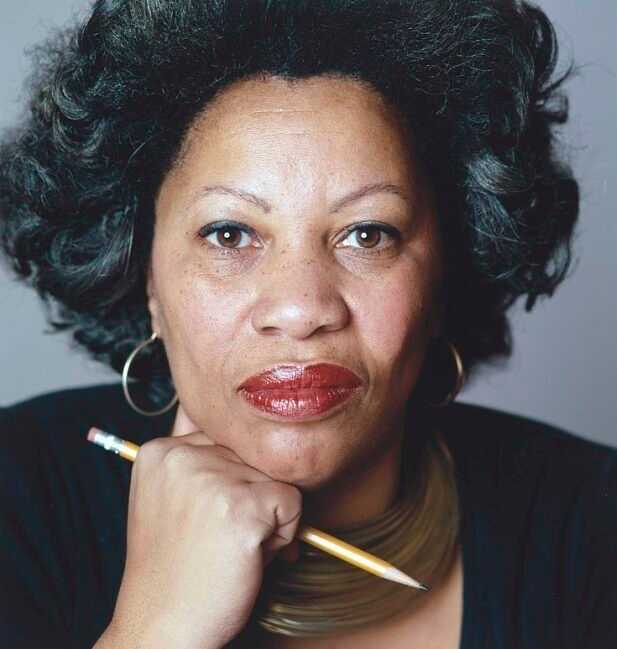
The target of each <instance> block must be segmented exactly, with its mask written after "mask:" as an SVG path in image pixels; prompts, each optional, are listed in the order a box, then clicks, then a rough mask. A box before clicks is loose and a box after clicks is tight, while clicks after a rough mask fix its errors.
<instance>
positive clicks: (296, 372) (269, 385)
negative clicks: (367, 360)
mask: <svg viewBox="0 0 617 649" xmlns="http://www.w3.org/2000/svg"><path fill="white" fill-rule="evenodd" d="M361 384H362V381H361V380H360V378H359V377H358V375H357V374H355V373H354V372H352V371H351V370H350V369H348V368H346V367H343V366H342V365H335V364H333V363H325V362H320V363H311V364H302V365H299V364H297V363H284V364H279V365H276V366H274V367H271V368H268V369H267V370H264V371H263V372H260V373H259V374H255V375H253V376H250V377H249V378H248V379H246V380H245V381H243V382H242V383H241V384H240V386H239V387H238V390H249V391H251V390H272V389H277V390H299V389H300V388H329V387H335V388H356V387H358V386H359V385H361Z"/></svg>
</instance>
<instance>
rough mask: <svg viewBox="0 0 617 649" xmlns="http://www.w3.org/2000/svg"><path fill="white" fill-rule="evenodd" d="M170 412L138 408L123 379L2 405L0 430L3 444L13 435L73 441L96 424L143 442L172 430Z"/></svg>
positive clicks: (59, 441)
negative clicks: (142, 411) (144, 412)
mask: <svg viewBox="0 0 617 649" xmlns="http://www.w3.org/2000/svg"><path fill="white" fill-rule="evenodd" d="M166 415H167V416H165V415H164V416H162V417H161V418H150V417H146V416H144V415H141V414H139V413H137V412H135V411H134V410H133V409H132V408H131V407H130V406H129V405H128V403H127V402H126V400H125V398H124V394H123V392H122V386H121V384H120V383H110V384H97V385H91V386H86V387H72V388H66V389H62V390H55V391H51V392H46V393H43V394H38V395H35V396H33V397H30V398H27V399H24V400H21V401H18V402H15V403H12V404H9V405H8V406H5V407H3V408H0V434H1V435H2V445H3V446H6V443H7V440H8V439H9V438H11V437H16V438H20V439H24V440H25V439H27V440H29V441H34V439H33V438H37V439H38V441H43V438H50V440H49V441H50V442H53V443H54V444H68V445H70V444H71V443H72V441H73V440H75V439H76V438H79V440H80V441H81V440H82V439H85V437H86V435H87V433H88V430H89V428H90V427H91V426H96V427H98V428H102V429H103V430H107V431H109V432H114V433H116V434H125V435H127V436H129V437H130V438H131V439H133V440H134V441H136V442H138V443H143V442H144V441H146V440H147V439H150V438H152V437H153V436H158V435H162V434H164V431H165V430H168V428H166V424H169V422H170V416H169V415H170V413H166ZM154 420H156V421H154Z"/></svg>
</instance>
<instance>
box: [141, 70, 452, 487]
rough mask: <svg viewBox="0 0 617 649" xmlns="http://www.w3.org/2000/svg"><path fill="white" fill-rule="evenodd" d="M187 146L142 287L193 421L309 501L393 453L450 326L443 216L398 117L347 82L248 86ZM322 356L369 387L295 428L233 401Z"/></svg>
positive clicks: (220, 106)
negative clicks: (272, 372) (253, 385)
mask: <svg viewBox="0 0 617 649" xmlns="http://www.w3.org/2000/svg"><path fill="white" fill-rule="evenodd" d="M185 144H186V146H185V150H184V155H183V156H182V157H181V159H180V160H179V162H178V164H177V165H176V167H175V168H174V169H173V170H172V171H171V172H170V173H169V174H168V175H167V176H166V178H165V179H164V181H163V183H162V185H161V188H160V192H159V195H158V197H157V201H156V227H155V236H154V242H153V249H152V257H151V266H150V269H149V278H148V295H149V309H150V313H151V316H152V328H153V331H156V332H158V333H159V335H160V336H161V338H162V339H163V341H164V344H165V348H166V352H167V356H168V358H169V363H170V367H171V371H172V377H173V381H174V385H175V388H176V391H177V393H178V396H179V399H180V403H181V405H182V407H183V409H184V411H185V412H186V414H187V416H188V417H189V418H190V420H191V422H192V423H193V424H194V426H195V429H196V430H203V431H204V432H205V433H206V434H207V435H208V436H209V437H210V438H211V439H212V441H214V442H215V443H217V444H222V445H224V446H227V447H229V448H231V449H232V450H233V451H235V452H236V453H237V454H238V455H239V456H240V457H241V458H242V459H243V460H244V461H245V462H246V463H247V464H250V465H251V466H254V467H255V468H257V469H259V470H261V471H263V472H264V473H266V474H268V475H269V476H271V477H272V478H273V479H275V480H281V481H284V482H289V483H293V484H296V485H297V486H298V487H304V488H306V489H307V490H312V489H318V488H319V487H321V486H323V485H326V484H328V483H329V482H332V481H333V480H334V479H335V478H338V477H340V476H342V475H353V472H354V471H358V470H362V467H367V466H369V465H371V464H372V463H374V462H376V461H377V460H378V458H379V457H382V456H384V454H386V453H388V452H391V450H392V448H394V447H395V445H396V444H397V443H398V442H400V437H401V435H402V434H403V428H404V422H403V421H402V415H403V409H404V407H405V402H406V401H407V399H408V398H409V396H410V394H411V393H412V391H413V389H414V385H415V384H416V381H417V379H418V376H419V373H420V370H421V366H422V362H423V359H424V354H425V351H426V348H427V344H428V342H429V338H430V337H431V336H437V335H439V331H440V326H441V313H442V303H441V299H440V296H441V285H442V245H441V240H440V237H439V231H438V224H437V215H436V213H435V208H434V201H433V195H432V194H431V190H430V187H429V185H428V183H427V181H426V180H425V179H424V177H423V176H422V170H421V169H420V168H419V166H418V163H417V161H416V160H415V159H414V157H413V152H412V151H411V150H410V149H409V142H408V141H407V140H406V136H405V131H404V130H403V127H402V125H401V123H400V122H399V121H398V120H397V118H396V116H395V115H394V113H393V112H392V111H391V109H389V108H388V107H387V106H386V105H385V104H384V103H383V101H382V99H381V98H380V95H379V94H378V93H376V92H375V91H374V90H372V89H370V88H369V87H367V86H365V85H364V84H361V83H359V82H356V81H353V80H348V79H333V78H325V77H313V78H311V79H308V80H303V81H301V82H298V83H296V84H295V85H293V86H292V85H290V84H289V83H288V82H286V81H285V80H283V79H281V78H270V79H269V80H268V81H264V80H250V81H249V80H243V81H241V82H238V83H236V84H234V85H233V86H230V87H228V88H227V89H226V90H225V91H224V92H223V93H222V94H221V95H219V96H218V97H217V98H216V99H215V100H214V101H213V102H211V103H210V104H209V105H208V110H207V111H206V112H204V113H203V114H202V115H201V117H200V118H199V119H198V120H197V121H196V122H195V124H194V125H193V127H192V129H191V130H190V132H189V134H188V137H187V140H186V143H185ZM223 186H224V187H226V188H231V189H233V190H235V192H236V194H232V193H231V192H229V191H226V190H224V189H220V188H221V187H223ZM378 186H381V188H380V187H378ZM216 187H219V189H218V190H217V189H207V188H216ZM366 187H373V191H370V192H366V193H359V194H357V195H356V198H355V199H354V195H355V194H356V193H357V192H362V190H364V188H366ZM242 196H244V199H243V198H242ZM254 197H257V198H254ZM344 199H347V200H344ZM230 220H231V221H233V222H234V223H235V224H239V225H234V226H233V227H231V228H228V229H227V230H223V231H219V232H216V231H215V232H210V233H208V232H207V230H206V226H209V225H211V224H216V223H218V224H223V223H224V222H228V221H230ZM369 224H370V227H368V226H369ZM360 226H364V229H361V228H360ZM353 228H356V229H355V230H354V229H353ZM380 228H383V230H382V229H380ZM316 362H328V363H334V364H338V365H342V366H344V367H346V368H348V369H350V370H352V371H353V372H354V373H355V374H356V375H357V376H358V377H359V378H360V379H361V386H360V387H359V388H358V389H356V390H355V391H354V392H353V393H352V395H351V397H349V398H347V400H345V401H344V402H342V403H339V404H338V405H337V406H335V407H334V408H332V409H330V410H328V411H326V412H323V413H321V414H320V415H317V416H315V417H310V418H308V419H304V420H300V421H299V420H287V419H284V418H282V417H277V416H276V415H272V414H270V413H267V412H263V411H261V410H258V409H256V408H254V407H252V406H251V405H249V403H248V402H247V401H246V400H245V399H244V398H243V397H242V396H241V394H240V393H239V392H238V387H239V386H240V384H241V383H242V382H243V381H245V379H247V378H248V377H249V376H251V375H254V374H258V373H260V372H261V371H263V370H265V369H268V368H272V367H273V366H276V365H280V364H294V363H296V364H297V363H300V364H302V365H306V364H313V363H316ZM410 423H411V425H413V422H410ZM405 433H406V434H413V431H405Z"/></svg>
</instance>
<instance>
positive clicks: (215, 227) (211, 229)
mask: <svg viewBox="0 0 617 649" xmlns="http://www.w3.org/2000/svg"><path fill="white" fill-rule="evenodd" d="M373 228H374V229H377V230H379V231H380V232H382V233H384V234H387V235H388V236H389V237H391V238H392V239H393V240H394V243H393V244H391V245H388V246H385V247H381V248H362V247H359V246H358V247H357V249H358V250H362V251H363V252H362V253H361V254H366V255H378V254H380V253H381V252H384V251H385V250H388V249H390V248H391V247H392V246H393V245H396V243H397V242H398V241H399V240H400V238H401V235H400V233H399V231H398V230H396V229H395V228H393V227H390V226H387V225H384V224H383V223H373V222H371V221H365V222H363V223H359V224H357V225H355V226H352V227H350V228H348V229H347V230H346V231H345V236H344V237H343V239H346V238H347V236H348V235H350V234H352V233H353V232H356V231H358V230H365V229H366V230H368V229H373ZM220 230H240V231H241V232H245V233H246V234H251V232H252V230H251V228H249V227H247V226H245V225H243V224H242V223H237V222H235V221H219V222H217V223H210V224H209V225H205V226H204V227H203V228H201V229H200V230H199V232H198V234H197V237H198V238H199V239H200V240H201V243H202V245H208V244H209V242H207V241H206V237H208V236H209V235H211V234H213V233H216V232H219V231H220ZM210 245H213V247H214V248H216V249H218V250H221V251H223V252H224V253H226V254H237V253H239V252H241V251H242V249H243V248H225V247H224V246H219V245H215V244H210ZM244 247H248V246H244ZM346 247H351V248H355V247H356V246H346Z"/></svg>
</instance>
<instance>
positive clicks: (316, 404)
mask: <svg viewBox="0 0 617 649" xmlns="http://www.w3.org/2000/svg"><path fill="white" fill-rule="evenodd" d="M361 385H362V381H361V380H360V379H359V378H358V376H356V374H354V373H353V372H352V371H350V370H348V369H346V368H344V367H342V366H340V365H333V364H331V363H317V364H315V365H310V366H306V367H303V366H299V365H279V366H277V367H274V368H272V369H271V370H268V371H266V372H262V373H261V374H258V375H256V376H251V377H250V378H248V379H247V380H246V381H244V382H243V383H242V384H241V385H240V387H239V388H238V391H239V393H240V395H241V396H242V397H244V399H245V400H246V401H247V402H248V403H249V404H250V405H251V406H253V407H255V408H257V409H259V410H261V411H263V412H267V413H269V414H271V415H275V416H277V417H283V418H285V419H294V420H298V419H307V418H311V417H314V416H315V415H320V414H322V413H324V412H326V411H328V410H330V409H331V408H333V407H334V406H336V405H338V404H339V403H342V402H343V401H345V400H347V399H348V398H349V397H351V396H352V394H353V393H354V392H355V391H356V389H357V388H358V387H359V386H361Z"/></svg>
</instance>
